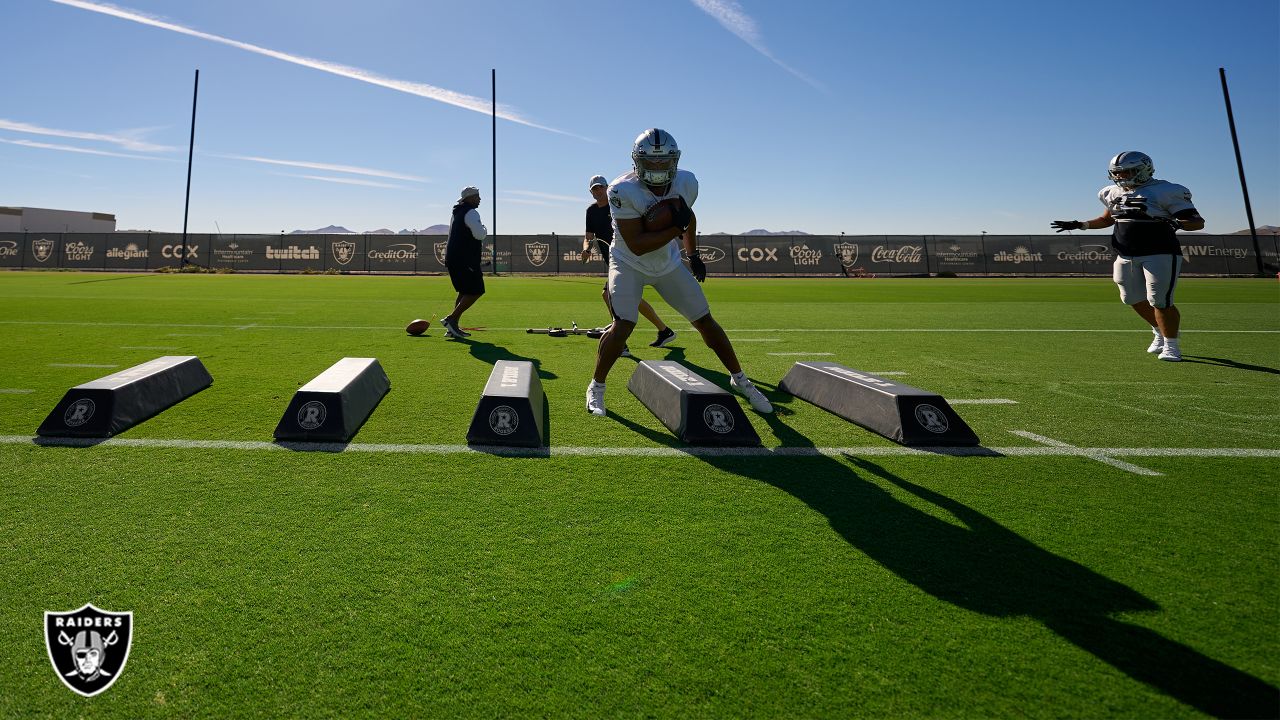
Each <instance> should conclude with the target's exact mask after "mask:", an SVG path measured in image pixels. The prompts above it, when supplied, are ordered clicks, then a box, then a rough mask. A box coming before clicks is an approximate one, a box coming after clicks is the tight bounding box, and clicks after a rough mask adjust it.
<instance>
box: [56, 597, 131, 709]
mask: <svg viewBox="0 0 1280 720" xmlns="http://www.w3.org/2000/svg"><path fill="white" fill-rule="evenodd" d="M132 644H133V613H132V612H111V611H109V610H99V609H98V608H96V607H94V606H93V605H91V604H86V605H85V606H84V607H82V608H80V609H79V610H70V611H67V612H53V611H48V610H46V611H45V613H44V645H45V649H46V650H48V651H49V662H51V663H53V671H54V672H55V673H57V674H58V679H59V680H61V681H62V684H64V685H66V686H67V687H68V688H70V689H71V690H73V691H75V692H77V693H79V694H81V695H83V696H85V697H93V696H94V695H97V694H98V693H100V692H102V691H104V690H106V689H107V688H109V687H111V685H112V684H114V683H115V681H116V680H118V679H119V678H120V673H121V672H123V671H124V664H125V663H126V662H127V661H128V660H129V647H130V646H131V645H132Z"/></svg>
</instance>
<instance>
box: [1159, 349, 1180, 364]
mask: <svg viewBox="0 0 1280 720" xmlns="http://www.w3.org/2000/svg"><path fill="white" fill-rule="evenodd" d="M1156 357H1158V358H1160V359H1161V360H1164V361H1166V362H1182V351H1181V350H1179V349H1178V348H1176V347H1171V346H1169V345H1165V346H1164V349H1163V350H1161V351H1160V354H1159V355H1157V356H1156Z"/></svg>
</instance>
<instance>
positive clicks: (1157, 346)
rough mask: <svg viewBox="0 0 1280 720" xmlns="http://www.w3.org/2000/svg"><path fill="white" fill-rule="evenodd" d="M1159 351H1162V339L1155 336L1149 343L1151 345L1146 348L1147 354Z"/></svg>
mask: <svg viewBox="0 0 1280 720" xmlns="http://www.w3.org/2000/svg"><path fill="white" fill-rule="evenodd" d="M1161 350H1164V338H1162V337H1160V336H1159V335H1157V336H1156V337H1155V339H1154V340H1152V341H1151V344H1150V345H1148V346H1147V352H1149V353H1158V352H1160V351H1161Z"/></svg>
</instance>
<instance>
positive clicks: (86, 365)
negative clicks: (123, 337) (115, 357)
mask: <svg viewBox="0 0 1280 720" xmlns="http://www.w3.org/2000/svg"><path fill="white" fill-rule="evenodd" d="M49 367H65V368H113V367H120V366H119V365H96V364H94V363H49Z"/></svg>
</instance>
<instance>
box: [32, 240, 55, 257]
mask: <svg viewBox="0 0 1280 720" xmlns="http://www.w3.org/2000/svg"><path fill="white" fill-rule="evenodd" d="M31 253H32V254H33V255H35V257H36V260H37V261H39V262H44V261H45V260H48V259H49V258H50V257H52V256H53V241H52V240H46V239H45V238H40V239H39V240H32V241H31Z"/></svg>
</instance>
